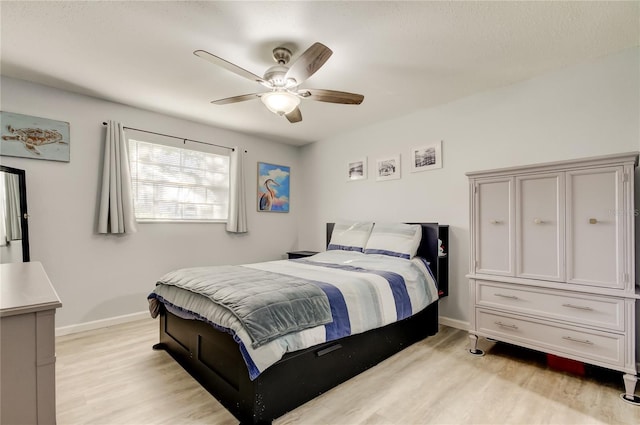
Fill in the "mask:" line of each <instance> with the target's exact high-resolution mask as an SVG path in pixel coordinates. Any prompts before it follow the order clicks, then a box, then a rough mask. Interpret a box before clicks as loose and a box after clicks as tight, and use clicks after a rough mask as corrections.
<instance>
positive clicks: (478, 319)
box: [467, 152, 640, 401]
mask: <svg viewBox="0 0 640 425" xmlns="http://www.w3.org/2000/svg"><path fill="white" fill-rule="evenodd" d="M637 162H638V153H635V152H633V153H625V154H617V155H608V156H603V157H596V158H586V159H580V160H573V161H562V162H556V163H549V164H536V165H530V166H523V167H514V168H508V169H500V170H489V171H479V172H472V173H467V176H468V177H469V184H470V194H471V196H470V209H471V210H470V229H471V237H470V240H471V246H470V251H471V252H470V274H469V275H468V278H469V282H470V285H469V288H470V295H471V304H472V305H471V308H472V314H471V327H470V331H469V336H470V339H471V347H470V351H471V352H472V353H474V354H476V353H480V352H481V351H480V350H478V348H477V340H478V337H480V336H483V337H489V338H493V339H496V340H499V341H505V342H509V343H512V344H517V345H522V346H525V347H529V348H532V349H536V350H540V351H543V352H547V353H552V354H555V355H559V356H562V357H566V358H571V359H575V360H579V361H583V362H586V363H590V364H595V365H599V366H603V367H607V368H611V369H614V370H619V371H622V372H624V373H625V376H624V382H625V398H627V399H632V398H633V397H634V392H635V385H636V382H637V363H636V362H637V360H636V343H635V333H636V329H635V324H636V319H635V317H636V313H635V312H636V303H637V300H638V299H640V295H639V293H640V291H639V290H638V288H637V287H636V285H635V240H634V235H635V230H634V215H635V211H636V209H635V203H634V188H633V183H634V182H633V180H634V179H633V176H634V169H635V167H636V166H637ZM635 399H636V401H638V398H637V397H636V398H635Z"/></svg>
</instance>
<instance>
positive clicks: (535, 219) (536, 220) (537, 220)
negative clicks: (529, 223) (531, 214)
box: [533, 218, 544, 224]
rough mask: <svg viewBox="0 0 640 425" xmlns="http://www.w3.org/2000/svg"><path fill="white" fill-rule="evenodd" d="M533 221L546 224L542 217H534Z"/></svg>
mask: <svg viewBox="0 0 640 425" xmlns="http://www.w3.org/2000/svg"><path fill="white" fill-rule="evenodd" d="M533 222H534V223H535V224H544V220H541V219H539V218H534V219H533Z"/></svg>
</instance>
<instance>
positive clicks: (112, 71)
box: [0, 1, 640, 145]
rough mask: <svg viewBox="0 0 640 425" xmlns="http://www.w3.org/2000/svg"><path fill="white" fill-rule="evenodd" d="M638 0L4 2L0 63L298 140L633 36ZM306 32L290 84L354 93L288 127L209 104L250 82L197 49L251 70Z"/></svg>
mask: <svg viewBox="0 0 640 425" xmlns="http://www.w3.org/2000/svg"><path fill="white" fill-rule="evenodd" d="M639 5H640V2H638V1H626V2H616V1H614V2H571V1H554V2H515V1H511V2H444V1H443V2H435V1H434V2H431V1H429V2H428V1H422V2H395V1H388V2H380V1H377V2H361V1H342V2H300V1H299V2H275V1H269V2H266V1H263V2H238V1H232V2H217V1H216V2H214V1H209V2H207V1H203V2H196V1H181V2H173V1H171V2H167V1H151V2H126V1H125V2H111V1H101V2H88V1H77V2H70V1H64V2H57V1H46V2H27V1H17V2H10V1H2V2H1V3H0V15H1V24H2V28H1V32H0V35H1V39H0V40H1V48H2V50H1V51H0V57H1V59H2V62H1V68H0V71H1V73H2V75H6V76H10V77H15V78H21V79H24V80H29V81H34V82H37V83H41V84H45V85H49V86H54V87H58V88H62V89H65V90H69V91H73V92H77V93H82V94H87V95H90V96H96V97H99V98H103V99H107V100H111V101H115V102H120V103H124V104H128V105H133V106H136V107H140V108H144V109H148V110H152V111H157V112H161V113H165V114H169V115H174V116H178V117H181V118H186V119H190V120H193V121H198V122H202V123H207V124H210V125H214V126H217V127H222V128H228V129H232V130H235V131H241V132H246V133H250V134H255V135H258V136H261V137H265V138H268V139H271V140H276V141H280V142H284V143H290V144H293V145H302V144H306V143H309V142H312V141H317V140H323V139H325V138H329V137H331V136H332V135H334V134H339V133H342V132H345V131H348V130H350V129H354V128H358V127H362V126H365V125H369V124H372V123H375V122H379V121H381V120H385V119H390V118H393V117H397V116H401V115H406V114H408V113H411V112H413V111H415V110H418V109H421V108H429V107H432V106H435V105H439V104H443V103H446V102H450V101H452V100H455V99H459V98H461V97H464V96H468V95H471V94H473V93H477V92H481V91H485V90H490V89H493V88H495V87H500V86H505V85H509V84H512V83H515V82H518V81H522V80H526V79H528V78H531V77H533V76H536V75H539V74H542V73H544V72H547V71H550V70H553V69H558V68H561V67H565V66H568V65H570V64H574V63H579V62H585V61H589V60H591V59H593V58H597V57H600V56H604V55H606V54H609V53H612V52H616V51H619V50H622V49H625V48H629V47H632V46H638V45H640V6H639ZM316 41H319V42H321V43H323V44H325V45H327V46H329V47H330V48H331V49H332V50H333V52H334V53H333V56H331V58H330V59H329V61H328V62H327V63H326V64H325V65H324V66H323V67H322V68H321V69H320V70H319V71H318V72H317V73H316V74H314V75H313V76H312V77H311V78H310V79H309V80H307V81H306V82H305V83H304V84H303V85H302V86H301V87H308V88H321V89H332V90H341V91H350V92H355V93H360V94H363V95H364V96H365V100H364V102H363V103H362V105H359V106H353V105H337V104H329V103H321V102H314V101H310V100H303V101H302V104H301V105H300V109H301V110H302V115H303V118H304V120H303V121H302V122H301V123H296V124H290V123H289V122H288V121H287V120H286V119H285V118H282V117H278V116H277V115H275V114H272V113H271V112H269V111H268V110H267V109H266V108H265V107H264V105H262V103H261V102H260V101H259V100H252V101H247V102H242V103H236V104H230V105H224V106H218V105H212V104H211V103H210V101H211V100H214V99H220V98H225V97H230V96H236V95H241V94H247V93H253V92H258V91H261V90H262V86H260V85H258V84H257V83H254V82H251V81H248V80H245V79H243V78H241V77H239V76H238V75H236V74H233V73H231V72H229V71H227V70H225V69H222V68H219V67H217V66H215V65H213V64H211V63H209V62H206V61H204V60H202V59H200V58H198V57H196V56H194V55H193V51H194V50H197V49H203V50H207V51H209V52H211V53H213V54H215V55H217V56H220V57H222V58H225V59H227V60H229V61H230V62H233V63H236V64H237V65H239V66H241V67H243V68H245V69H247V70H249V71H251V72H253V73H255V74H258V75H262V74H263V73H264V71H265V70H266V69H267V68H268V67H269V66H271V65H273V64H274V62H273V60H272V58H271V50H272V49H273V48H274V47H276V46H279V45H285V46H287V47H289V48H290V49H292V51H293V60H295V58H296V57H297V55H299V54H300V53H302V52H303V51H304V50H305V49H307V48H308V47H309V46H310V45H311V44H312V43H314V42H316ZM109 118H110V117H104V119H109ZM126 124H127V125H135V123H126Z"/></svg>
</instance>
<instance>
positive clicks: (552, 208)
mask: <svg viewBox="0 0 640 425" xmlns="http://www.w3.org/2000/svg"><path fill="white" fill-rule="evenodd" d="M515 181H516V208H515V210H516V238H515V241H516V276H519V277H524V278H531V279H546V280H556V281H561V280H563V279H564V264H563V256H564V174H562V173H553V174H534V175H525V176H517V177H515Z"/></svg>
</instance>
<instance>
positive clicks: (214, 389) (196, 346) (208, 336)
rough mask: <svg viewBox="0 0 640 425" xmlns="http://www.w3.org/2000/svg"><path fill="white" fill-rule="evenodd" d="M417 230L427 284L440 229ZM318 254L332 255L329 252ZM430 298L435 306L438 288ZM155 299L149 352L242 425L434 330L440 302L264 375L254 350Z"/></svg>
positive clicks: (312, 350)
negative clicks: (162, 353)
mask: <svg viewBox="0 0 640 425" xmlns="http://www.w3.org/2000/svg"><path fill="white" fill-rule="evenodd" d="M419 228H420V230H421V234H422V236H421V239H420V240H419V245H418V246H417V257H421V258H423V259H424V260H425V261H426V263H428V264H429V268H430V274H431V276H432V277H435V276H438V271H437V265H438V247H439V242H438V240H439V238H438V236H439V226H438V224H437V223H419ZM333 229H334V224H333V223H328V224H327V245H328V246H329V248H330V249H331V248H335V246H333V247H332V246H331V245H329V243H330V241H332V239H331V236H332V233H333ZM343 248H344V247H343ZM333 253H334V254H335V255H337V254H341V255H343V254H344V255H347V254H346V253H343V252H340V253H338V252H335V251H333ZM322 254H326V255H329V256H331V255H332V254H331V251H329V250H328V251H327V252H326V253H322ZM318 255H320V254H318ZM354 255H355V254H354ZM314 257H315V256H314ZM314 257H309V258H305V259H302V260H282V261H280V262H269V263H260V264H266V265H267V266H261V265H257V266H256V267H275V266H272V263H273V264H278V267H280V266H281V265H282V266H284V267H290V268H291V267H293V268H296V267H297V268H312V266H315V265H318V263H319V262H320V261H322V258H324V257H321V258H320V259H318V260H317V261H316V260H315V259H314ZM364 257H367V258H368V257H372V256H366V255H364ZM357 258H360V257H357ZM369 261H370V260H369ZM289 262H291V263H289ZM294 262H296V263H294ZM348 262H350V261H348ZM280 263H285V264H280ZM323 266H325V265H323ZM276 270H279V269H276ZM160 286H164V285H160ZM154 291H155V290H154ZM186 292H189V291H186ZM435 293H436V298H435V299H436V300H437V289H436V291H435ZM152 295H153V294H152ZM180 295H182V294H180ZM151 298H152V296H151V295H150V299H151ZM153 298H154V299H155V300H157V301H159V302H155V303H154V309H156V311H155V313H156V314H157V315H159V318H160V320H159V322H160V341H159V343H158V344H156V345H154V349H162V350H166V351H167V352H168V353H169V354H170V355H171V356H172V357H173V358H174V359H175V360H176V361H177V362H178V363H179V364H180V365H181V366H182V367H183V368H184V369H185V370H186V371H187V372H189V373H190V374H191V375H192V376H193V377H194V378H195V379H196V380H197V381H198V382H199V383H200V384H201V385H202V386H203V387H204V388H206V389H207V390H208V391H209V392H210V393H211V394H212V395H213V396H214V397H215V398H216V399H217V400H219V401H220V402H221V403H222V405H223V406H224V407H225V408H226V409H228V410H229V411H230V412H231V413H232V414H233V415H234V416H235V417H236V418H238V420H239V421H240V423H241V424H270V423H271V422H272V421H273V420H274V419H276V418H277V417H279V416H281V415H283V414H284V413H286V412H288V411H290V410H293V409H294V408H296V407H298V406H300V405H302V404H304V403H305V402H307V401H309V400H311V399H312V398H314V397H316V396H318V395H320V394H322V393H323V392H325V391H327V390H329V389H331V388H333V387H335V386H337V385H338V384H340V383H342V382H344V381H346V380H348V379H350V378H351V377H353V376H355V375H357V374H359V373H361V372H363V371H365V370H366V369H369V368H370V367H372V366H374V365H376V364H377V363H379V362H381V361H382V360H384V359H386V358H388V357H390V356H391V355H393V354H395V353H397V352H398V351H400V350H402V349H404V348H406V347H407V346H409V345H411V344H413V343H415V342H417V341H419V340H422V339H424V338H425V337H427V336H430V335H434V334H435V333H437V331H438V303H437V301H433V300H430V301H428V302H430V303H429V304H428V305H426V307H424V308H422V309H420V310H419V311H417V312H415V313H410V314H409V315H407V317H405V318H403V319H402V320H399V321H394V322H393V323H389V324H385V325H384V326H382V327H379V328H376V329H371V330H367V331H363V332H360V333H356V334H353V335H350V336H345V337H341V338H338V339H333V340H328V341H325V342H320V343H318V344H316V345H313V346H311V347H308V348H303V349H299V350H296V351H292V352H288V353H285V354H284V355H283V356H282V357H281V358H280V359H279V360H277V361H275V362H274V363H273V364H270V365H269V366H268V367H266V368H264V370H262V369H261V370H257V371H256V370H253V371H252V366H254V365H252V364H250V363H248V361H247V350H246V348H251V347H250V346H249V344H242V343H241V342H240V341H239V340H238V334H236V335H234V332H229V331H228V329H226V328H225V327H221V326H218V325H216V324H215V323H212V321H211V320H208V319H206V318H203V316H202V317H201V316H198V317H194V316H193V314H192V313H191V312H190V314H187V315H185V314H183V313H184V311H183V309H182V308H180V307H178V308H176V306H175V305H174V304H173V301H170V302H168V301H167V300H165V299H162V297H158V296H156V297H153ZM396 306H397V301H396ZM152 314H153V312H152ZM399 317H400V316H399ZM194 318H195V319H198V320H193V319H194ZM234 320H235V319H234ZM310 326H311V325H310ZM325 326H328V325H325ZM314 329H317V327H314V328H310V329H307V330H304V331H301V334H307V333H313V330H314ZM327 329H328V328H327ZM328 333H329V331H328V330H327V334H328ZM244 337H246V336H244ZM280 339H281V338H278V339H276V340H275V341H276V342H277V341H279V340H280ZM265 344H271V345H274V344H275V342H274V341H273V340H269V341H268V342H266V343H265ZM257 350H258V351H259V350H260V347H258V348H257ZM267 351H269V350H267ZM252 353H253V352H252ZM251 355H253V354H251Z"/></svg>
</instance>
